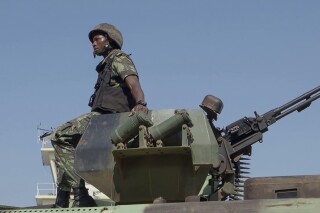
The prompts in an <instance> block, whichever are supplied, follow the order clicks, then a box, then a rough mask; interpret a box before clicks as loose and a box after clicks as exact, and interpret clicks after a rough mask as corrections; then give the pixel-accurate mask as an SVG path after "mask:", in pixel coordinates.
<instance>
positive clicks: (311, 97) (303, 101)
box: [273, 86, 320, 120]
mask: <svg viewBox="0 0 320 213" xmlns="http://www.w3.org/2000/svg"><path fill="white" fill-rule="evenodd" d="M319 92H320V86H318V87H316V88H314V89H312V90H310V91H309V92H306V93H304V94H303V95H301V96H299V97H297V98H295V99H293V100H292V101H290V102H288V103H286V104H284V105H283V106H281V107H278V108H276V109H275V110H274V111H273V112H274V115H275V119H276V120H279V119H281V118H283V117H285V116H287V115H288V114H290V113H292V112H294V111H296V110H297V111H298V112H300V111H302V110H304V109H305V108H307V107H309V106H310V104H311V103H312V102H313V101H315V100H317V99H318V98H320V93H319Z"/></svg>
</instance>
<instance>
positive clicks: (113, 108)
mask: <svg viewBox="0 0 320 213" xmlns="http://www.w3.org/2000/svg"><path fill="white" fill-rule="evenodd" d="M120 55H126V54H125V53H124V52H122V51H121V50H118V49H115V50H112V51H111V52H110V53H109V55H108V56H107V58H106V59H105V60H104V61H103V62H100V63H99V64H98V66H97V68H96V70H97V72H98V73H99V76H98V80H97V83H96V84H95V87H94V88H95V92H94V94H93V95H92V96H91V98H90V101H89V106H91V111H97V112H102V113H104V112H105V113H107V112H108V113H110V112H113V113H117V112H129V111H130V110H131V109H132V108H133V107H134V105H135V101H134V99H133V97H132V94H131V91H130V89H129V88H128V87H127V85H126V83H125V82H124V81H123V80H122V78H121V77H120V76H118V75H116V74H115V73H114V72H112V62H113V60H114V58H115V57H116V56H120ZM115 82H117V83H119V84H120V86H114V84H115Z"/></svg>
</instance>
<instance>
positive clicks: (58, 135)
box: [51, 112, 100, 191]
mask: <svg viewBox="0 0 320 213" xmlns="http://www.w3.org/2000/svg"><path fill="white" fill-rule="evenodd" d="M94 115H100V113H98V112H90V113H87V114H84V115H81V116H80V117H78V118H75V119H73V120H71V121H68V122H67V123H65V124H63V125H61V126H60V127H58V128H57V129H56V130H55V131H54V132H53V133H52V135H51V143H52V146H53V148H54V156H55V162H56V168H57V185H58V189H60V190H62V191H70V190H71V188H76V187H83V186H84V185H85V183H84V180H83V179H81V178H80V176H79V175H77V173H76V171H75V169H74V155H75V149H76V147H77V145H78V142H79V140H80V138H81V136H82V134H83V133H84V131H85V130H86V128H87V126H88V124H89V121H90V119H91V117H92V116H94Z"/></svg>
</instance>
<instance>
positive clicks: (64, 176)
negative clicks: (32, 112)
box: [51, 52, 138, 191]
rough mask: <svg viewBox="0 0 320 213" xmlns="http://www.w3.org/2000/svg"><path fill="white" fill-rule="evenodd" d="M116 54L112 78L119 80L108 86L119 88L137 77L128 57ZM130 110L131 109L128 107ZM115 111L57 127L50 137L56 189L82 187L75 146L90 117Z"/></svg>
mask: <svg viewBox="0 0 320 213" xmlns="http://www.w3.org/2000/svg"><path fill="white" fill-rule="evenodd" d="M122 53H123V52H120V53H119V54H116V55H115V57H114V58H113V61H112V66H111V69H112V72H113V74H114V76H118V77H120V78H113V79H110V82H109V85H111V86H112V87H120V86H123V84H124V79H125V78H126V77H127V76H128V75H136V76H138V73H137V70H136V68H135V66H134V64H133V62H132V60H131V59H130V58H129V56H128V55H126V54H122ZM130 108H132V107H130ZM118 111H119V110H117V109H112V110H110V111H105V112H104V111H103V110H99V112H97V111H92V112H90V113H87V114H84V115H82V116H80V117H78V118H76V119H73V120H71V121H68V122H67V123H65V124H63V125H62V126H60V127H58V128H57V129H56V130H55V131H54V132H53V134H52V135H51V142H52V146H53V148H54V154H55V159H56V166H57V183H58V188H59V189H60V190H62V191H70V190H71V188H77V187H84V185H85V183H84V181H83V180H82V179H81V178H80V177H79V176H78V175H77V173H76V171H75V169H74V167H73V165H74V155H75V149H76V146H77V144H78V142H79V140H80V138H81V136H82V134H83V133H84V131H85V129H86V128H87V126H88V124H89V121H90V119H91V118H92V116H95V115H100V114H104V113H112V112H118Z"/></svg>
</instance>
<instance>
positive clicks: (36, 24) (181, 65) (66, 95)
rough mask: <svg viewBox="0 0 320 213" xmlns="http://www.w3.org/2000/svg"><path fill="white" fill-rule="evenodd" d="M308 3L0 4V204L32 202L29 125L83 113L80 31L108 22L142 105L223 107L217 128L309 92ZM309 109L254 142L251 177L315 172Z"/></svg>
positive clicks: (315, 74)
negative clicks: (212, 101) (217, 102)
mask: <svg viewBox="0 0 320 213" xmlns="http://www.w3.org/2000/svg"><path fill="white" fill-rule="evenodd" d="M319 20H320V2H319V1H315V0H314V1H297V0H282V1H276V0H269V1H256V0H251V1H249V0H244V1H212V0H202V1H191V0H185V1H177V0H170V1H169V0H162V1H148V0H137V1H129V0H125V1H123V0H121V1H102V0H100V1H84V0H77V1H75V0H73V1H71V0H70V1H40V0H38V1H36V0H30V1H16V0H11V1H8V0H7V1H0V26H1V33H0V57H1V63H0V94H1V95H0V97H1V111H0V113H1V122H0V129H1V132H0V133H1V149H0V169H1V171H2V172H1V181H0V189H1V193H0V204H3V205H16V206H30V205H35V198H34V197H35V194H36V184H37V183H41V182H51V174H50V171H49V169H48V168H45V167H43V166H42V162H41V153H40V148H41V144H39V143H38V142H37V136H38V133H37V126H38V125H39V124H40V123H41V127H42V128H51V127H53V128H54V127H57V126H58V125H60V124H62V123H64V122H65V121H67V120H69V119H72V118H75V117H77V116H79V115H81V114H83V113H86V112H88V111H89V110H90V109H89V107H88V106H87V103H88V100H89V96H90V95H91V94H92V92H93V86H94V83H95V80H96V77H97V74H96V72H95V70H94V68H95V66H96V64H97V63H98V62H99V60H100V58H96V59H94V58H93V56H92V47H91V45H90V43H89V40H88V38H87V34H88V32H89V31H90V30H91V29H92V28H93V27H94V26H95V25H96V24H98V23H101V22H109V23H112V24H114V25H116V26H117V27H118V28H119V29H120V30H121V32H122V34H123V36H124V46H123V50H124V51H125V52H127V53H132V59H133V60H134V62H135V65H136V67H137V69H138V71H139V73H140V76H141V77H140V79H141V84H142V86H143V89H144V91H145V95H146V100H147V101H148V105H149V108H150V109H171V108H186V109H191V108H198V105H199V104H200V103H201V101H202V99H203V98H204V96H205V95H207V94H213V95H215V96H218V97H220V98H221V99H222V100H223V102H224V109H223V112H222V114H221V115H220V117H219V120H218V122H217V123H216V125H217V126H220V127H224V126H226V125H228V124H229V123H231V122H233V121H235V120H237V119H239V118H241V117H243V116H253V112H254V111H255V110H256V111H257V112H258V113H261V114H263V113H264V112H266V111H268V110H270V109H272V108H275V107H277V106H280V105H282V104H284V103H286V102H287V101H289V100H291V99H293V98H295V97H296V96H299V95H301V94H302V93H304V92H306V91H308V90H311V89H312V88H314V87H317V86H319V82H320V81H319V79H320V72H319V67H320V60H319V56H320V42H319V38H320V25H319ZM319 107H320V101H316V102H315V103H313V104H312V105H311V107H309V108H308V109H306V110H305V111H303V112H302V113H293V114H292V115H290V116H289V117H287V118H285V119H283V120H281V121H279V122H278V123H276V124H275V125H273V126H271V127H270V129H269V132H267V133H265V135H264V143H262V144H255V145H254V147H253V156H252V161H251V168H252V169H251V175H250V176H252V177H257V176H279V175H303V174H307V175H311V174H319V172H320V171H319V168H318V166H317V163H318V161H319V158H318V150H319V149H320V140H319V137H318V135H319V119H320V116H319Z"/></svg>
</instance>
